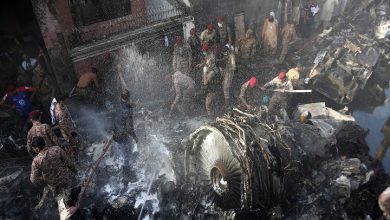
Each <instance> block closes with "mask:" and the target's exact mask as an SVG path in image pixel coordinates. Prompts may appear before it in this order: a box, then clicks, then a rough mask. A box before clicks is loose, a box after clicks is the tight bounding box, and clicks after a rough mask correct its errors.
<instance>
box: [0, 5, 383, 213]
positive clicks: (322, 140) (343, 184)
mask: <svg viewBox="0 0 390 220" xmlns="http://www.w3.org/2000/svg"><path fill="white" fill-rule="evenodd" d="M371 4H374V1H371ZM372 7H374V5H370V4H369V5H368V7H367V8H364V9H361V8H355V9H352V10H354V12H353V13H350V15H349V16H348V17H343V18H341V17H340V18H339V19H337V20H336V21H334V23H333V24H334V25H333V28H332V29H331V30H330V31H329V32H326V31H325V32H324V33H322V34H320V35H316V36H315V37H313V38H312V39H311V40H310V41H308V42H304V41H298V42H296V43H295V44H294V45H293V49H294V51H295V52H294V53H291V54H290V55H289V57H287V65H284V66H280V65H278V64H276V62H275V61H274V60H271V59H261V61H259V62H257V63H255V64H253V65H251V66H246V67H240V66H239V67H238V69H239V71H238V72H240V70H241V71H244V70H245V71H248V70H249V71H251V72H254V73H256V75H257V76H258V77H259V79H260V80H261V81H262V82H266V81H268V80H270V79H272V78H273V77H274V76H275V73H276V72H277V71H278V70H279V69H282V68H287V67H291V66H293V64H295V63H297V62H298V61H300V62H302V65H303V66H304V67H305V70H306V71H305V72H312V74H310V75H308V76H307V77H309V78H310V80H308V84H306V83H305V82H304V80H305V78H306V77H302V78H303V79H302V82H301V84H300V86H301V87H302V88H311V89H313V90H315V91H316V92H315V93H313V94H312V95H310V96H305V97H303V96H300V95H299V96H296V97H294V100H293V102H294V104H295V105H296V104H298V103H312V102H318V101H319V100H322V101H323V100H324V99H326V100H327V103H330V107H332V108H334V109H335V110H340V109H343V108H344V106H346V105H348V107H349V111H354V110H361V109H363V110H365V111H370V110H367V107H369V106H377V105H381V104H383V102H384V100H385V99H386V95H388V94H384V91H385V88H387V87H388V82H389V79H390V77H389V74H388V71H389V63H388V60H389V52H390V48H389V42H388V41H385V40H383V39H380V40H374V36H375V34H376V33H375V32H374V31H373V30H374V28H372V31H367V28H366V27H367V26H366V25H365V23H363V22H361V21H367V22H368V23H369V24H376V22H375V19H374V18H372V16H371V14H370V13H369V10H370V8H372ZM370 30H371V29H370ZM150 60H151V59H150V58H149V57H148V58H145V57H142V56H140V55H139V53H138V52H137V51H134V50H132V49H130V50H128V51H127V55H126V56H124V58H123V57H122V58H121V60H120V61H118V62H119V63H121V62H125V64H127V65H128V66H126V65H125V68H128V69H131V68H130V67H129V66H130V64H131V66H134V65H137V64H138V65H141V66H145V69H147V70H143V71H146V72H147V71H154V70H155V69H157V68H160V67H159V66H158V64H156V63H155V62H150ZM134 62H138V63H134ZM128 63H129V64H128ZM288 64H291V65H288ZM162 68H164V67H162ZM148 69H150V70H148ZM311 70H313V71H311ZM129 71H130V70H128V72H127V73H128V75H126V76H125V77H126V79H125V80H129V79H128V78H131V77H132V76H133V74H132V73H131V72H129ZM137 77H138V78H137V80H143V79H144V78H143V77H147V76H146V75H141V76H139V75H137ZM113 80H114V81H116V82H117V81H118V80H119V79H113ZM238 81H239V80H238ZM117 83H118V82H117ZM240 83H241V82H237V83H236V85H235V89H234V91H238V89H237V88H238V87H239V86H240ZM107 85H110V82H107ZM153 85H154V84H153V82H152V83H151V84H150V85H149V86H150V87H153ZM111 86H112V85H111ZM111 86H109V87H110V88H111ZM139 87H141V86H140V85H139ZM163 90H164V89H161V88H158V92H159V91H163ZM110 92H112V91H111V90H110V89H109V90H108V91H106V93H110ZM112 93H113V94H115V92H112ZM167 93H168V92H167ZM113 94H106V96H108V97H109V96H110V95H113ZM366 94H369V95H370V96H369V97H370V98H372V100H369V101H370V102H374V103H373V104H369V105H367V104H366V103H367V102H366V101H367V100H364V99H367V97H366V96H365V95H366ZM148 95H150V96H148V98H152V97H153V94H148ZM237 95H238V94H235V96H237ZM135 96H136V97H139V96H140V94H135ZM362 100H364V102H363V101H362ZM143 101H145V100H141V102H142V103H144V105H142V104H141V105H139V106H138V107H137V108H136V111H135V115H134V118H135V127H136V133H137V135H138V136H139V138H140V142H139V143H138V144H135V143H134V142H133V143H132V144H130V146H129V148H130V149H129V151H130V152H131V154H130V164H129V166H124V164H125V163H124V159H125V158H124V157H123V153H122V152H121V151H119V150H118V144H116V143H114V144H113V145H112V146H111V147H110V149H109V150H108V152H107V154H106V155H105V156H104V159H103V161H102V163H100V165H99V167H98V168H97V170H96V174H95V175H94V178H93V180H92V183H91V185H90V187H89V188H88V190H87V192H86V196H85V198H84V199H83V202H82V206H81V209H80V210H79V213H77V215H75V216H74V217H75V218H77V217H78V218H79V219H370V218H371V219H379V218H380V217H381V215H382V213H381V211H380V210H379V207H378V205H377V197H378V195H379V193H380V192H381V191H382V190H383V189H384V188H385V187H387V186H388V185H389V184H390V179H389V176H388V174H387V173H386V172H385V170H384V167H383V165H382V163H381V162H380V161H378V160H375V159H374V158H373V157H372V156H370V152H369V147H368V146H367V143H366V142H365V137H366V135H367V132H368V131H367V130H364V129H363V128H362V127H360V126H359V119H357V120H356V121H357V122H358V124H355V123H354V120H345V118H343V119H342V120H339V119H338V120H335V119H334V118H324V117H323V116H324V115H320V114H319V115H318V116H317V117H316V116H314V117H313V125H302V124H299V123H297V118H296V116H297V115H296V114H294V112H295V110H296V109H297V108H295V106H294V107H292V108H291V109H287V112H288V114H285V116H286V117H285V118H279V120H277V121H275V120H274V118H273V117H272V118H271V117H269V116H267V115H266V113H265V112H264V111H263V110H264V109H257V110H256V111H253V112H242V111H240V110H238V109H233V110H231V111H230V112H225V113H226V114H224V115H223V114H222V112H221V114H220V117H218V118H216V119H215V118H212V119H211V118H208V117H205V116H203V115H205V114H202V113H201V112H198V113H197V114H196V116H195V117H193V118H184V117H183V118H175V117H168V116H167V115H168V114H167V113H168V108H167V106H163V105H161V103H164V102H169V101H171V100H169V99H168V100H153V101H150V100H149V102H148V103H146V101H145V102H143ZM362 103H363V104H362ZM67 104H68V105H69V109H70V110H71V112H72V115H73V117H74V121H75V122H76V124H77V126H78V128H79V133H80V136H81V144H80V148H79V155H78V161H79V162H78V169H79V173H78V179H79V185H80V184H81V183H82V181H83V180H84V179H85V178H86V175H87V173H88V172H87V171H88V169H89V168H90V167H91V166H92V165H93V164H94V163H95V161H96V160H97V159H98V157H99V156H100V154H101V153H102V151H103V147H104V145H105V143H106V142H107V141H108V139H109V138H110V137H111V135H112V123H111V122H110V121H111V119H112V117H113V114H114V112H115V109H112V106H111V104H112V103H110V102H109V101H107V100H105V101H104V104H103V105H101V106H100V107H92V106H93V105H91V106H89V105H83V106H84V107H80V102H78V101H77V100H75V101H73V100H70V101H68V102H67ZM199 105H203V102H202V103H199ZM103 106H104V107H103ZM156 106H158V107H156ZM161 106H162V107H161ZM363 110H362V111H363ZM202 111H203V110H202ZM337 114H339V113H337ZM340 114H341V113H340ZM222 115H223V116H222ZM342 115H343V116H345V117H350V116H346V115H344V114H342ZM355 116H356V114H355ZM10 117H12V116H10V115H9V114H8V113H7V112H2V113H1V115H0V118H1V120H2V128H1V129H0V131H1V140H0V141H1V145H0V153H1V154H0V158H1V162H0V163H1V168H0V176H1V178H0V195H1V196H0V219H56V218H58V214H57V207H55V202H54V199H53V198H52V197H51V196H50V195H48V196H47V198H46V199H45V201H46V202H44V205H43V206H42V207H40V208H36V207H35V206H36V205H37V204H38V203H39V202H40V200H41V197H42V186H32V185H31V183H30V182H29V174H30V165H31V160H32V159H31V158H30V157H29V156H28V154H27V152H26V148H25V147H24V145H25V140H24V139H17V140H15V139H13V138H12V137H13V136H16V135H15V134H14V133H13V130H14V129H13V128H12V126H13V125H12V123H7V120H8V119H9V118H10ZM3 119H4V120H3ZM205 124H207V125H205ZM329 132H330V133H329ZM371 155H372V152H371ZM222 177H227V178H225V179H224V178H222Z"/></svg>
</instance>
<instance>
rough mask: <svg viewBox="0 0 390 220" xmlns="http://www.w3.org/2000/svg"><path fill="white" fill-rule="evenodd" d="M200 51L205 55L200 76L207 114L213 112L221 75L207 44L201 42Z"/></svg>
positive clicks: (210, 114)
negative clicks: (205, 94)
mask: <svg viewBox="0 0 390 220" xmlns="http://www.w3.org/2000/svg"><path fill="white" fill-rule="evenodd" d="M202 52H203V54H204V56H205V65H204V67H203V76H202V86H203V89H204V90H205V91H206V93H207V96H206V102H205V105H206V111H207V115H208V116H212V115H213V114H214V108H213V105H214V104H215V99H216V95H217V90H218V88H219V87H220V85H221V81H222V80H221V76H220V74H221V73H220V70H219V68H218V67H217V66H216V63H215V55H214V53H213V52H212V51H211V50H210V48H209V45H208V44H207V43H206V44H203V46H202Z"/></svg>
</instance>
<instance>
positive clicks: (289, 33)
mask: <svg viewBox="0 0 390 220" xmlns="http://www.w3.org/2000/svg"><path fill="white" fill-rule="evenodd" d="M295 39H297V32H296V31H295V24H287V25H286V26H285V27H284V28H283V30H282V52H281V53H280V58H279V63H283V62H284V59H285V58H286V55H287V53H288V45H289V44H290V42H292V41H294V40H295Z"/></svg>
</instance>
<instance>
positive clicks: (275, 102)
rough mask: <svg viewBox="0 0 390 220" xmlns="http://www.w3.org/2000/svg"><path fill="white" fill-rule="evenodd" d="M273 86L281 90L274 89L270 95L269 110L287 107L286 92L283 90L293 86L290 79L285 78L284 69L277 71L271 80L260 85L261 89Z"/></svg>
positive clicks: (290, 88)
mask: <svg viewBox="0 0 390 220" xmlns="http://www.w3.org/2000/svg"><path fill="white" fill-rule="evenodd" d="M268 88H273V89H278V90H281V91H276V92H274V94H273V95H272V98H271V100H270V102H269V106H268V109H269V111H270V112H272V111H275V110H280V109H282V108H283V109H287V106H288V93H286V92H284V90H293V86H292V83H291V81H290V80H288V79H287V77H286V73H285V72H284V71H281V72H279V75H278V76H277V77H275V78H274V79H273V80H271V81H269V82H267V83H266V84H264V86H263V87H261V89H262V90H265V89H268Z"/></svg>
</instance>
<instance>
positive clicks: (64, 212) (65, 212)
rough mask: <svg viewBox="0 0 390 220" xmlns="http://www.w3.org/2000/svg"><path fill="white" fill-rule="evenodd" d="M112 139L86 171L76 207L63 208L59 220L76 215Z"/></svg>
mask: <svg viewBox="0 0 390 220" xmlns="http://www.w3.org/2000/svg"><path fill="white" fill-rule="evenodd" d="M113 137H114V136H113V135H111V137H110V138H109V139H108V141H107V143H106V144H105V145H104V147H103V151H102V153H101V154H100V156H99V158H98V159H97V161H96V162H95V164H94V165H93V167H91V168H90V169H89V170H88V172H87V173H89V174H88V175H87V177H86V179H85V180H84V183H83V184H82V187H81V191H80V193H79V196H78V198H77V202H76V206H73V207H69V208H64V209H63V210H60V219H61V220H66V219H69V218H70V217H71V216H72V215H73V214H74V213H76V211H77V210H78V208H79V207H80V204H81V201H82V199H83V196H84V194H85V191H86V190H87V188H88V186H89V184H90V183H91V181H92V176H93V175H94V174H95V172H96V169H97V167H98V166H99V164H100V162H101V161H102V160H103V157H104V155H105V154H106V153H107V151H108V149H110V147H111V144H112V141H113Z"/></svg>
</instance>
